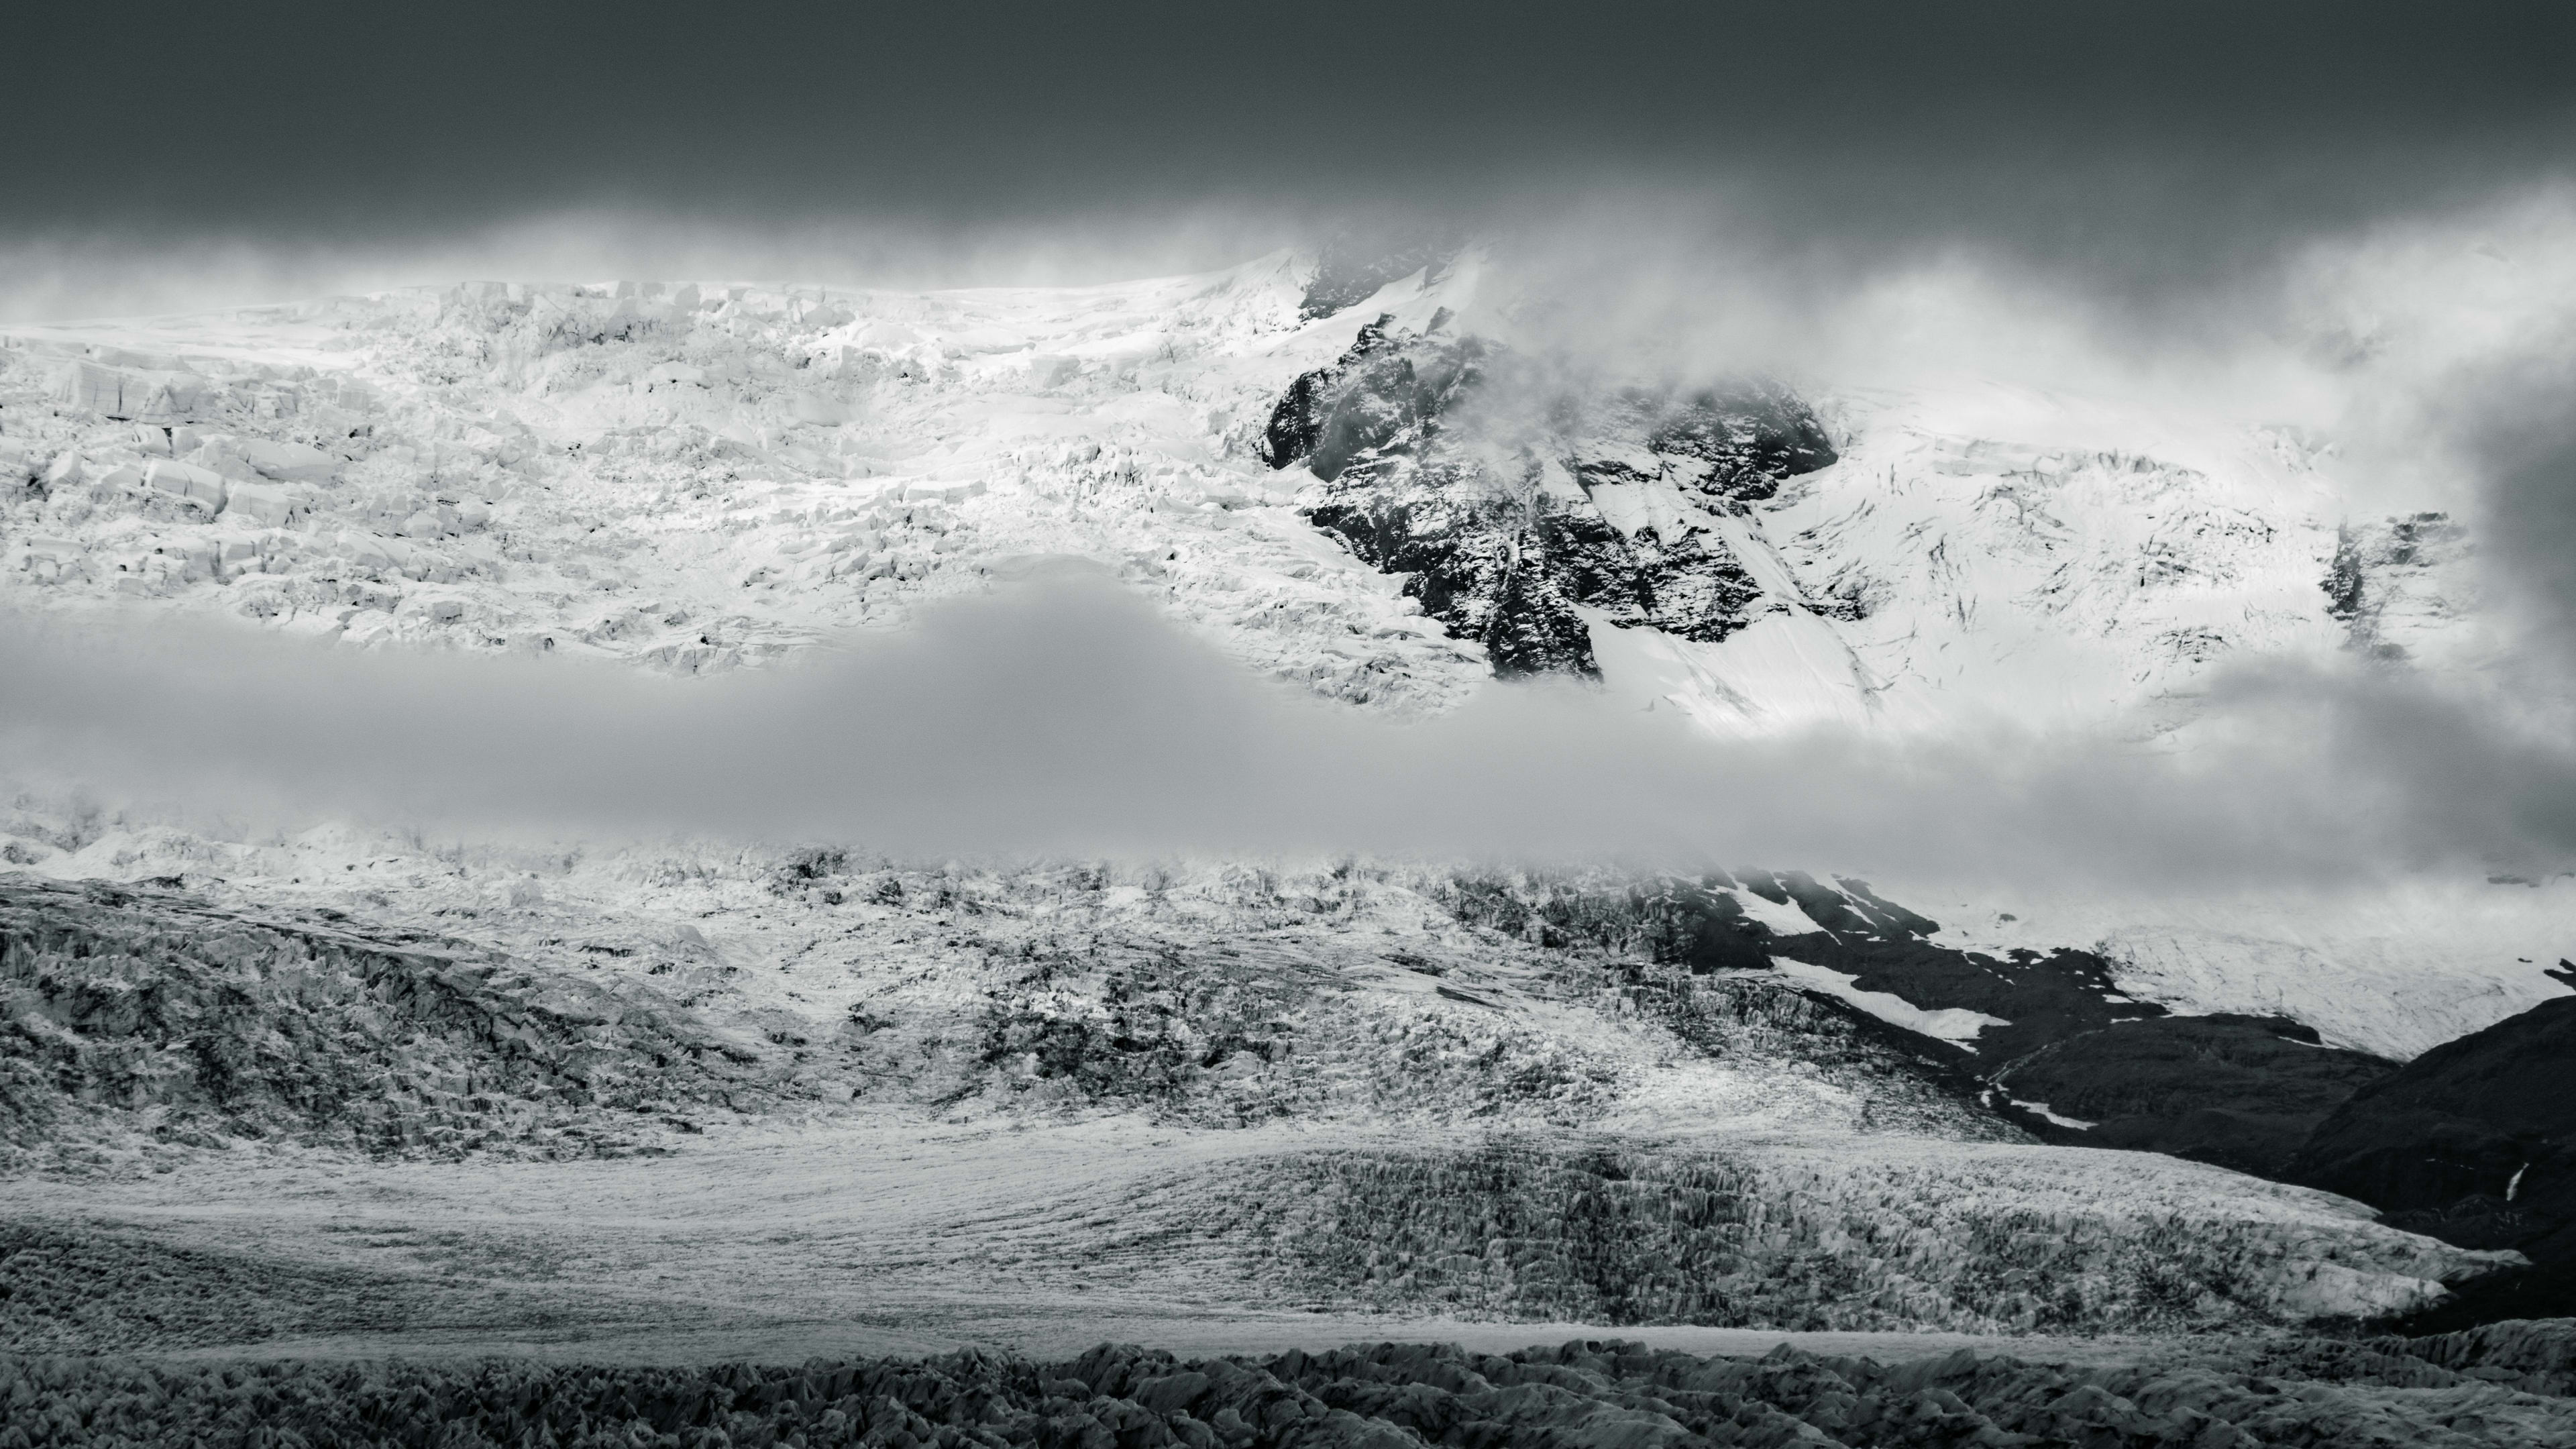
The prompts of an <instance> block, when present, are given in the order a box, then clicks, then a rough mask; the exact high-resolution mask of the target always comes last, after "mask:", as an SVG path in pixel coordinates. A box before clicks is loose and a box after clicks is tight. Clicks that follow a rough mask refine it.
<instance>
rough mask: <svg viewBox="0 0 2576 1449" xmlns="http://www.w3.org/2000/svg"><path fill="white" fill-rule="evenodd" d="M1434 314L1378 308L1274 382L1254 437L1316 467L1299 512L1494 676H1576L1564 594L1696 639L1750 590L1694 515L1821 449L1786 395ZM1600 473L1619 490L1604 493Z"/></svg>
mask: <svg viewBox="0 0 2576 1449" xmlns="http://www.w3.org/2000/svg"><path fill="white" fill-rule="evenodd" d="M1445 328H1446V320H1445V314H1444V316H1442V317H1439V318H1435V319H1434V320H1433V322H1432V324H1431V326H1430V327H1429V328H1428V329H1426V330H1425V331H1423V332H1420V333H1414V332H1407V331H1402V330H1400V329H1397V328H1395V327H1394V325H1393V320H1392V319H1391V318H1380V319H1378V320H1377V321H1376V322H1373V323H1370V324H1369V325H1367V326H1365V327H1363V328H1361V329H1360V334H1359V337H1358V340H1357V341H1356V342H1355V343H1354V344H1353V345H1352V347H1351V349H1350V351H1349V352H1347V353H1345V354H1344V355H1343V356H1342V357H1341V358H1340V360H1338V361H1337V362H1335V363H1334V364H1333V365H1332V366H1330V367H1326V368H1321V369H1318V370H1316V371H1314V372H1309V373H1307V374H1305V375H1303V376H1301V377H1299V378H1298V379H1297V380H1296V381H1295V382H1294V383H1293V384H1291V385H1290V387H1289V389H1288V391H1287V393H1286V394H1285V395H1284V396H1282V397H1281V398H1280V400H1279V402H1278V404H1277V406H1276V407H1275V408H1274V409H1273V411H1272V414H1271V418H1270V422H1269V425H1268V427H1267V428H1266V429H1265V431H1264V433H1263V436H1262V443H1261V453H1262V456H1263V458H1264V459H1265V460H1266V461H1268V462H1269V463H1270V465H1271V466H1272V467H1274V468H1286V467H1290V466H1292V465H1296V464H1300V463H1302V464H1304V465H1306V466H1307V467H1308V468H1309V469H1310V470H1312V471H1313V473H1314V475H1315V476H1316V477H1317V478H1318V479H1319V480H1321V482H1322V489H1321V491H1320V493H1319V494H1318V495H1317V496H1314V497H1312V498H1310V499H1308V500H1307V501H1306V502H1305V504H1304V508H1305V512H1306V515H1307V517H1308V518H1310V519H1311V520H1313V522H1314V524H1315V526H1316V527H1318V528H1321V529H1323V530H1324V531H1326V532H1328V533H1331V534H1332V535H1334V536H1335V537H1337V538H1339V539H1340V540H1341V541H1342V542H1343V543H1344V544H1345V545H1347V546H1348V547H1349V548H1350V550H1351V551H1352V552H1353V553H1354V554H1357V555H1358V556H1359V557H1360V558H1361V559H1363V560H1365V561H1366V562H1368V563H1370V564H1371V565H1373V566H1375V567H1377V568H1380V569H1383V570H1385V571H1387V572H1389V573H1397V574H1404V575H1407V578H1406V581H1405V585H1404V589H1405V592H1406V594H1407V595H1409V596H1410V597H1412V598H1414V599H1416V600H1417V601H1419V602H1420V604H1421V606H1422V610H1423V612H1424V613H1425V614H1427V615H1429V616H1430V617H1432V618H1435V619H1438V620H1439V621H1440V622H1441V623H1442V624H1443V625H1444V626H1446V627H1447V629H1448V632H1449V633H1450V635H1451V636H1452V637H1455V638H1461V639H1475V640H1478V641H1480V642H1482V643H1483V644H1484V645H1485V648H1486V653H1487V656H1488V658H1489V659H1490V660H1491V661H1492V663H1493V667H1494V670H1495V672H1496V673H1497V674H1500V675H1504V676H1507V677H1508V676H1514V675H1527V674H1546V673H1567V674H1576V675H1592V674H1596V673H1597V672H1598V667H1597V666H1596V664H1595V663H1594V661H1593V657H1592V646H1591V637H1590V633H1589V630H1588V629H1587V627H1586V625H1585V623H1584V621H1583V619H1582V617H1581V616H1580V615H1579V614H1578V613H1577V612H1576V610H1577V609H1578V608H1592V609H1598V610H1600V611H1602V612H1603V613H1604V614H1605V615H1607V616H1608V618H1609V620H1610V622H1611V623H1613V624H1615V625H1618V626H1620V627H1633V626H1636V625H1653V626H1655V627H1657V628H1660V629H1664V630H1666V631H1668V632H1671V633H1673V634H1676V635H1678V636H1680V637H1683V638H1687V639H1694V640H1702V641H1712V642H1713V641H1717V640H1722V639H1724V638H1726V637H1727V636H1728V635H1730V634H1732V633H1733V632H1734V631H1736V630H1738V629H1741V628H1742V627H1744V626H1745V624H1747V623H1748V622H1750V621H1751V619H1752V618H1753V617H1755V616H1756V614H1757V612H1758V609H1759V607H1760V606H1761V605H1762V602H1763V596H1762V591H1761V589H1760V588H1759V587H1758V586H1756V585H1755V583H1754V582H1753V580H1752V578H1751V576H1750V575H1749V574H1747V573H1746V571H1745V569H1744V567H1743V564H1742V563H1741V561H1740V560H1738V559H1737V558H1736V557H1735V556H1734V553H1733V552H1732V550H1730V549H1729V547H1728V546H1727V544H1726V542H1725V541H1724V539H1723V538H1721V537H1720V536H1719V534H1718V533H1717V532H1716V531H1715V530H1713V529H1712V528H1710V527H1708V526H1707V519H1708V516H1709V515H1712V514H1725V513H1733V512H1740V511H1742V510H1743V508H1745V507H1746V506H1747V505H1748V504H1751V503H1754V502H1758V501H1760V500H1762V499H1765V498H1768V497H1770V496H1771V495H1772V494H1773V493H1775V492H1776V491H1777V490H1778V488H1779V486H1780V483H1781V481H1782V480H1783V479H1786V478H1789V477H1792V476H1795V475H1797V474H1800V473H1806V472H1811V471H1813V470H1815V469H1817V468H1821V467H1823V466H1824V465H1826V464H1828V463H1831V462H1832V461H1834V456H1835V455H1834V451H1833V447H1832V445H1831V444H1830V443H1829V442H1828V441H1827V440H1826V438H1825V435H1824V430H1823V429H1822V427H1820V426H1819V425H1818V423H1817V422H1816V419H1815V415H1814V414H1813V412H1812V411H1810V410H1809V409H1808V407H1807V406H1806V404H1805V403H1803V402H1801V401H1799V400H1798V399H1797V398H1796V397H1795V396H1794V395H1792V394H1791V393H1789V392H1788V391H1786V390H1785V389H1782V388H1779V387H1777V386H1775V385H1771V384H1765V383H1743V384H1738V385H1733V386H1730V387H1726V388H1713V389H1704V390H1700V391H1696V392H1689V391H1674V390H1660V391H1659V390H1653V389H1645V388H1633V387H1631V388H1613V387H1604V386H1599V385H1596V384H1592V383H1589V382H1587V381H1584V380H1581V379H1574V378H1569V377H1565V376H1561V375H1557V374H1556V373H1554V372H1553V371H1551V369H1549V368H1548V367H1546V366H1545V365H1543V364H1542V363H1540V362H1538V361H1537V360H1534V359H1531V358H1527V357H1524V356H1521V355H1518V354H1515V353H1512V352H1510V351H1508V350H1506V349H1501V348H1496V347H1493V346H1491V345H1488V344H1486V343H1485V342H1482V341H1480V340H1479V339H1476V338H1473V337H1459V336H1455V335H1451V334H1450V333H1449V332H1447V331H1446V330H1445ZM1604 489H1617V490H1623V492H1622V493H1621V494H1620V495H1619V496H1620V498H1621V501H1620V503H1619V504H1618V506H1616V507H1614V508H1612V509H1611V510H1610V511H1608V512H1605V511H1604V509H1603V507H1602V506H1601V504H1602V503H1603V502H1604V501H1606V500H1607V499H1609V498H1610V497H1611V496H1612V495H1608V494H1604V493H1603V492H1602V490H1604ZM1650 492H1651V493H1652V494H1653V495H1654V499H1655V500H1657V501H1655V502H1649V501H1647V495H1648V493H1650ZM1628 495H1634V497H1629V496H1628ZM1782 606H1785V604H1784V605H1782Z"/></svg>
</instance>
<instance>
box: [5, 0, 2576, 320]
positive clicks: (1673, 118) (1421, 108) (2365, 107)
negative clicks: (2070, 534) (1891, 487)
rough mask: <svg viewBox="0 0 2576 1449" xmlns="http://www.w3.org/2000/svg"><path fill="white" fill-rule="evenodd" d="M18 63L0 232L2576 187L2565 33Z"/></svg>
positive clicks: (1837, 10) (1886, 214)
mask: <svg viewBox="0 0 2576 1449" xmlns="http://www.w3.org/2000/svg"><path fill="white" fill-rule="evenodd" d="M7 48H8V51H9V61H8V65H7V67H6V69H7V74H8V84H7V90H6V94H5V98H0V106H5V108H6V115H7V121H6V125H5V130H6V132H7V133H8V140H7V143H6V145H5V148H0V194H5V195H6V197H7V198H8V202H7V205H6V207H5V208H0V233H6V232H13V231H14V232H17V233H19V234H27V233H34V232H51V233H58V234H60V233H71V232H91V233H115V234H124V235H131V236H160V237H174V238H175V237H184V236H189V235H199V234H226V235H232V236H237V237H244V238H250V239H259V238H266V237H300V238H305V239H310V238H312V237H315V236H317V235H320V236H331V237H337V238H342V239H352V240H354V239H361V238H365V237H373V236H384V235H400V234H417V233H423V232H430V231H438V230H454V229H458V228H464V227H471V226H475V225H482V224H489V223H493V222H497V221H503V220H506V219H508V218H510V217H512V216H515V215H523V214H530V213H535V212H540V211H545V210H548V209H555V208H562V207H567V206H609V207H630V208H638V209H642V210H646V211H651V212H654V213H659V214H665V215H678V216H684V217H693V218H701V219H717V220H722V221H726V222H733V223H738V222H742V221H747V220H763V219H766V220H788V221H801V220H811V219H816V218H829V217H834V216H848V215H867V216H875V217H905V218H916V219H925V220H929V221H933V222H937V223H941V224H950V225H975V224H981V223H984V222H992V221H1003V222H1024V221H1027V220H1030V219H1035V218H1043V217H1047V216H1052V215H1067V214H1077V213H1086V214H1101V213H1107V214H1131V215H1132V214H1137V213H1150V212H1152V211H1154V210H1155V209H1157V208H1167V207H1171V206H1175V205H1179V204H1199V205H1207V204H1211V203H1213V204H1220V205H1238V206H1243V207H1247V208H1252V209H1255V210H1258V211H1260V212H1262V213H1264V214H1275V215H1278V216H1281V217H1284V218H1289V219H1292V220H1293V219H1299V218H1303V219H1307V220H1310V221H1313V220H1318V219H1322V218H1329V217H1336V216H1339V215H1341V214H1343V213H1346V212H1348V211H1351V210H1354V209H1365V208H1369V207H1373V206H1385V205H1394V206H1413V207H1426V208H1431V209H1434V210H1440V211H1459V210H1464V211H1468V212H1471V213H1477V212H1481V211H1483V210H1485V209H1489V208H1492V209H1501V210H1505V211H1508V210H1510V209H1512V208H1514V207H1528V206H1531V205H1532V204H1533V203H1534V202H1543V201H1544V200H1545V199H1546V198H1548V197H1550V196H1553V195H1557V194H1561V193H1563V192H1564V191H1566V190H1567V189H1568V188H1581V187H1591V186H1601V185H1611V186H1621V185H1627V186H1642V187H1646V188H1655V189H1664V190H1680V191H1684V192H1690V191H1693V190H1696V189H1702V188H1708V187H1711V186H1715V185H1718V184H1721V183H1722V184H1726V185H1729V186H1731V187H1733V188H1734V189H1735V192H1736V194H1738V195H1740V196H1744V197H1747V198H1750V199H1751V200H1752V202H1753V210H1755V211H1756V212H1758V213H1759V214H1760V215H1761V216H1763V217H1764V218H1766V219H1767V220H1768V222H1769V223H1770V224H1771V225H1772V226H1774V228H1775V229H1776V231H1777V233H1778V234H1779V236H1780V237H1781V238H1782V239H1784V240H1786V241H1788V242H1790V243H1792V244H1796V243H1800V242H1803V241H1806V240H1809V239H1825V240H1830V241H1833V242H1836V243H1840V244H1847V245H1859V246H1868V245H1871V244H1873V243H1874V242H1877V241H1879V240H1887V241H1891V242H1894V243H1898V244H1911V243H1913V242H1916V241H1919V240H1920V239H1921V238H1922V237H1923V236H1925V235H1927V234H1934V235H1941V234H1963V235H1968V236H1971V237H1975V238H1978V239H1984V240H2000V241H2002V242H2004V243H2005V244H2007V245H2010V246H2012V247H2016V248H2026V249H2030V250H2033V251H2037V252H2040V253H2043V254H2048V255H2054V256H2058V257H2062V258H2068V259H2073V260H2078V261H2082V262H2085V263H2087V264H2097V263H2098V264H2102V265H2107V266H2110V267H2113V268H2128V269H2131V270H2143V271H2145V272H2148V273H2153V272H2155V271H2157V270H2159V269H2166V268H2172V267H2176V266H2183V267H2189V266H2195V265H2199V264H2200V263H2201V262H2204V261H2206V260H2208V259H2209V257H2208V256H2207V255H2206V254H2208V253H2210V252H2211V251H2212V250H2213V249H2215V250H2216V251H2218V252H2224V251H2225V250H2227V249H2229V248H2242V247H2245V246H2248V245H2252V246H2255V247H2258V248H2259V247H2260V246H2262V245H2264V244H2265V243H2266V241H2267V240H2268V239H2270V238H2273V237H2276V236H2278V235H2279V234H2281V233H2283V232H2296V231H2301V230H2305V229H2310V228H2316V227H2330V226H2335V225H2342V224H2349V223H2350V222H2352V221H2354V220H2357V219H2361V218H2364V217H2367V216H2370V215H2374V214H2380V213H2384V212H2387V211H2391V210H2404V209H2407V208H2411V207H2418V206H2427V205H2437V204H2443V203H2446V202H2449V201H2452V200H2456V199H2459V198H2460V197H2461V196H2462V195H2464V194H2467V193H2472V192H2476V191H2478V190H2481V189H2484V188H2490V187H2493V186H2495V185H2498V184H2500V183H2505V182H2510V181H2513V180H2517V179H2522V178H2527V177H2528V176H2530V175H2532V174H2533V173H2535V172H2538V171H2542V170H2545V169H2548V168H2550V167H2554V166H2560V165H2563V164H2565V161H2566V158H2568V157H2569V156H2571V155H2576V79H2571V77H2576V6H2571V5H2567V4H2563V3H2521V4H2487V3H2474V0H2447V3H2442V4H2371V3H2359V0H2342V3H2330V4H2315V3H2305V0H2266V3H2243V0H2238V3H2226V4H2204V3H2167V4H2122V3H2112V0H2079V3H2069V0H2050V3H1953V4H1932V3H1916V0H1870V3H1852V0H1839V3H1838V0H1796V3H1780V4H1745V3H1735V4H1647V5H1618V4H1599V3H1592V4H1580V5H1573V4H1569V5H1560V6H1536V5H1510V4H1493V3H1486V4H1411V5H1404V4H1386V3H1377V4H1349V3H1341V0H1317V3H1302V4H1286V3H1280V4H1263V5H1222V4H1218V5H1211V4H1205V3H1199V4H1133V3H1131V4H1122V5H1089V6H1086V5H1076V4H986V3H939V4H907V5H901V6H891V5H868V4H853V5H837V6H834V5H812V4H800V5H788V4H776V3H763V0H747V3H730V4H723V5H711V6H695V5H673V4H653V3H640V4H626V5H617V6H579V7H574V6H561V5H543V4H528V3H524V0H522V3H516V4H489V3H479V0H450V3H443V4H437V5H409V6H395V5H381V6H355V5H347V4H297V3H283V4H264V5H263V4H247V5H209V4H204V3H202V0H199V3H178V4H156V3H149V0H137V3H127V4H119V5H61V4H57V5H42V6H28V7H21V12H20V13H18V14H17V15H15V16H13V18H12V20H11V21H10V23H9V34H8V43H7Z"/></svg>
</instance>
